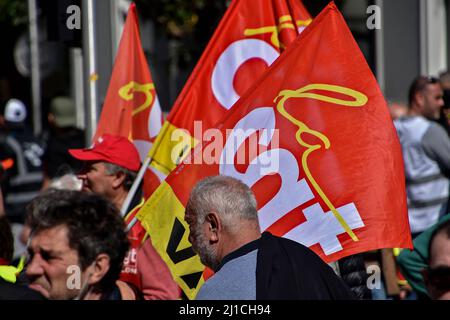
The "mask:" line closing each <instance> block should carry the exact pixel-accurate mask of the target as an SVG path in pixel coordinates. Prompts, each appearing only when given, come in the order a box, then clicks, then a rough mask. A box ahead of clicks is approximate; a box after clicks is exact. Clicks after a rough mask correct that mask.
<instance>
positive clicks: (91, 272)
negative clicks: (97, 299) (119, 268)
mask: <svg viewBox="0 0 450 320" xmlns="http://www.w3.org/2000/svg"><path fill="white" fill-rule="evenodd" d="M109 268H110V258H109V256H108V255H107V254H106V253H100V254H99V255H98V256H97V258H95V261H94V262H93V263H92V264H91V265H90V266H89V267H88V269H87V276H88V277H89V278H88V284H89V285H95V284H97V283H99V282H100V280H102V279H103V277H104V276H105V275H106V273H108V271H109Z"/></svg>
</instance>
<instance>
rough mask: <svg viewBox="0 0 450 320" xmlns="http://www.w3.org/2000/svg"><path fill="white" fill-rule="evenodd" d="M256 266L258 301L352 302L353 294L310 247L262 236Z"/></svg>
mask: <svg viewBox="0 0 450 320" xmlns="http://www.w3.org/2000/svg"><path fill="white" fill-rule="evenodd" d="M257 261H258V262H257V266H256V299H257V300H279V299H283V300H347V299H348V300H351V299H354V298H355V297H354V295H353V294H352V292H351V291H350V289H349V288H348V287H347V285H346V284H345V283H344V282H343V281H342V279H340V278H339V277H338V276H337V275H336V274H335V273H334V271H333V269H332V268H331V267H330V266H328V265H327V264H326V263H325V262H323V261H322V259H320V257H319V256H318V255H316V254H315V253H314V252H313V251H311V250H310V249H308V248H307V247H305V246H303V245H301V244H299V243H297V242H295V241H292V240H289V239H285V238H280V237H276V236H273V235H271V234H270V233H268V232H264V233H263V234H262V237H261V240H260V244H259V249H258V257H257Z"/></svg>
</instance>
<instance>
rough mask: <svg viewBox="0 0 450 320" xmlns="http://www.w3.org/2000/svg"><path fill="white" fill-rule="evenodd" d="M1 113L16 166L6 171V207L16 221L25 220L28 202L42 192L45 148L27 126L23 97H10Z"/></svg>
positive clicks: (10, 155)
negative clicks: (21, 98)
mask: <svg viewBox="0 0 450 320" xmlns="http://www.w3.org/2000/svg"><path fill="white" fill-rule="evenodd" d="M2 111H3V112H2V113H1V116H0V126H2V127H3V130H4V132H6V134H5V138H4V143H5V144H6V145H7V147H6V148H7V150H9V152H11V154H9V155H8V157H9V158H12V160H13V167H12V168H11V169H9V170H8V171H7V172H6V175H7V176H6V181H5V183H4V184H3V185H2V187H3V193H4V197H5V199H4V201H5V211H6V215H7V217H8V219H9V220H10V221H11V222H13V223H19V224H21V223H23V220H24V217H25V206H26V205H27V204H28V203H29V202H30V201H31V199H33V198H34V197H36V196H37V195H38V194H39V191H40V188H41V184H42V178H43V175H42V156H43V154H44V150H43V149H42V147H41V145H40V144H39V142H38V140H37V139H36V138H35V137H34V135H33V133H32V132H31V131H30V130H29V128H28V127H27V126H26V123H25V120H26V118H27V109H26V107H25V105H24V104H23V102H22V101H20V100H17V99H10V100H8V102H7V103H6V105H5V106H4V108H3V110H2Z"/></svg>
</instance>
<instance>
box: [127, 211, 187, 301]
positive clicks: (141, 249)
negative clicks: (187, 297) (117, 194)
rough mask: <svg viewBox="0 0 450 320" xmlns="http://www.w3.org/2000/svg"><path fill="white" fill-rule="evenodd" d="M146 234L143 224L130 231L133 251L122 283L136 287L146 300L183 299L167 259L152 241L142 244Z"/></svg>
mask: <svg viewBox="0 0 450 320" xmlns="http://www.w3.org/2000/svg"><path fill="white" fill-rule="evenodd" d="M139 209H140V207H137V208H135V209H134V211H133V212H132V213H131V214H130V215H129V216H128V217H127V219H126V223H127V224H128V223H129V222H130V221H131V220H133V218H134V217H135V215H136V214H137V212H138V211H139ZM145 234H146V231H145V229H144V228H143V227H142V225H141V223H140V222H139V221H138V222H137V223H136V224H135V225H134V226H133V227H132V228H131V229H130V231H129V232H128V239H129V241H130V250H129V251H128V253H127V256H126V257H125V259H124V263H123V267H122V272H121V274H120V280H122V281H124V282H127V283H132V284H133V285H134V286H136V287H137V288H138V289H139V291H140V292H141V293H142V294H143V296H144V299H146V300H175V299H179V298H180V289H179V288H178V285H177V284H176V282H175V281H174V280H173V278H172V275H171V273H170V270H169V268H168V267H167V265H166V264H165V262H164V260H162V259H161V257H160V255H159V254H158V252H156V250H155V248H154V247H153V245H152V242H151V239H150V238H148V239H146V240H145V241H144V242H143V243H142V240H143V239H144V237H145Z"/></svg>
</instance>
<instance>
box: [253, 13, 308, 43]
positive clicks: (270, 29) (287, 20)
mask: <svg viewBox="0 0 450 320" xmlns="http://www.w3.org/2000/svg"><path fill="white" fill-rule="evenodd" d="M311 21H312V20H311V19H307V20H298V21H296V23H297V26H299V27H301V26H307V25H308V24H310V23H311ZM283 29H293V30H295V25H294V23H293V22H292V17H291V16H290V15H285V16H281V17H280V18H279V24H278V25H277V26H266V27H261V28H251V29H245V31H244V35H245V36H247V37H249V36H254V35H260V34H265V33H271V34H272V35H271V36H270V42H271V43H272V44H273V45H274V46H275V47H276V48H280V47H281V48H282V49H284V48H286V46H285V45H284V44H280V39H279V38H278V34H279V33H280V32H281V30H283Z"/></svg>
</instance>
